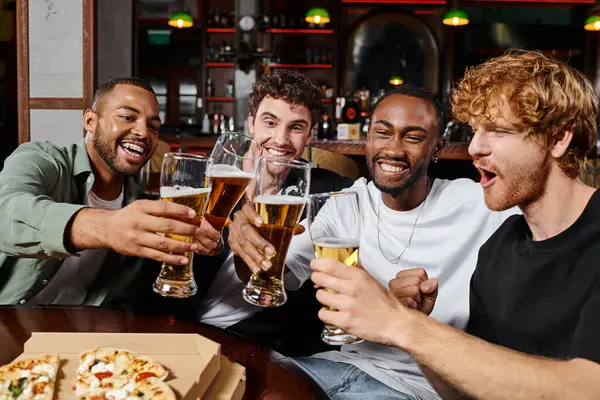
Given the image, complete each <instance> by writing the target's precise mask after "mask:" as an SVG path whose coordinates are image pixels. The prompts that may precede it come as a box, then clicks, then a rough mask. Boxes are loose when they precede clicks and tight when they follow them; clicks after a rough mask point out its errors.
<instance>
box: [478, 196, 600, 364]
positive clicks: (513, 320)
mask: <svg viewBox="0 0 600 400" xmlns="http://www.w3.org/2000/svg"><path fill="white" fill-rule="evenodd" d="M599 279H600V191H596V192H595V193H594V194H593V195H592V197H591V199H590V201H589V203H588V204H587V206H586V208H585V209H584V211H583V213H582V214H581V216H580V217H579V218H578V219H577V221H575V223H574V224H573V225H571V226H570V227H569V228H568V229H566V230H565V231H563V232H561V233H560V234H558V235H556V236H554V237H552V238H550V239H547V240H542V241H533V240H532V239H531V231H530V230H529V227H528V225H527V223H526V221H525V218H524V217H523V216H522V215H518V216H516V215H515V216H512V217H510V218H509V219H507V220H506V221H505V222H504V224H502V226H501V227H500V228H498V230H497V231H496V232H495V233H494V234H493V235H492V237H490V239H489V240H488V241H487V242H486V243H485V244H484V245H483V246H482V247H481V249H480V251H479V258H478V261H477V268H476V269H475V273H474V274H473V277H472V278H471V293H470V309H471V315H470V319H469V324H468V326H467V332H469V333H470V334H472V335H475V336H478V337H480V338H482V339H485V340H487V341H489V342H492V343H496V344H498V345H501V346H505V347H508V348H511V349H513V350H517V351H521V352H524V353H528V354H534V355H539V356H545V357H551V358H558V359H571V358H585V359H588V360H592V361H595V362H600V282H599Z"/></svg>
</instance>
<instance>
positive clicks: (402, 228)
mask: <svg viewBox="0 0 600 400" xmlns="http://www.w3.org/2000/svg"><path fill="white" fill-rule="evenodd" d="M348 190H353V191H356V192H357V193H358V194H359V207H360V210H361V215H360V216H359V218H362V220H361V223H362V225H361V235H360V250H359V258H360V261H361V264H362V265H363V267H364V268H365V270H367V271H368V272H369V273H370V274H371V275H372V276H373V277H374V278H376V279H377V280H378V281H379V282H381V283H382V284H383V285H384V286H386V287H389V281H390V280H392V279H393V278H395V276H396V274H397V273H398V272H399V271H401V270H405V269H412V268H424V269H425V270H426V271H427V274H428V275H429V277H434V278H437V279H438V280H439V295H438V298H437V301H436V305H435V309H434V311H433V313H432V314H431V317H433V318H435V319H436V320H438V321H440V322H443V323H446V324H449V325H452V326H454V327H456V328H459V329H464V328H465V326H466V323H467V321H468V317H469V282H470V278H471V275H472V273H473V271H474V269H475V265H476V263H477V255H478V252H479V248H480V247H481V245H482V244H484V243H485V242H486V241H487V239H488V238H489V237H490V236H491V235H492V233H493V232H494V231H495V230H496V229H497V228H498V227H499V226H500V225H501V224H502V222H504V220H505V219H506V218H508V216H510V215H512V214H514V213H516V212H518V210H517V209H511V210H508V211H505V212H492V211H490V210H489V209H488V208H487V207H486V205H485V202H484V199H483V189H482V188H481V186H480V185H479V184H478V183H475V182H473V181H471V180H469V179H457V180H453V181H449V180H440V179H436V180H435V181H434V183H433V186H432V188H431V191H430V193H429V196H428V197H427V199H426V201H425V202H424V203H422V204H421V205H420V206H418V207H416V208H415V209H413V210H410V211H405V212H402V211H394V210H392V209H389V208H388V207H386V206H385V204H384V203H383V201H382V200H381V192H380V191H379V190H378V189H377V188H376V187H375V186H374V185H373V183H372V182H371V183H369V184H367V182H366V180H365V179H359V180H358V181H356V182H355V184H354V185H353V186H352V188H350V189H348ZM421 208H423V209H422V210H421ZM378 212H380V213H381V215H380V216H379V217H378ZM419 212H421V216H420V217H419V219H418V221H417V223H416V225H415V220H416V219H417V216H418V214H419ZM335 214H336V215H343V216H344V218H342V219H339V218H336V219H331V220H329V221H327V215H323V216H322V213H321V212H320V213H319V218H325V219H326V222H325V223H326V224H327V225H328V226H331V227H332V229H337V230H338V232H343V231H344V230H345V229H352V225H353V224H355V223H356V221H357V216H356V215H351V214H352V213H348V212H347V211H344V210H336V212H335ZM413 226H414V227H415V229H414V234H413V237H412V241H411V244H410V246H409V247H408V248H407V249H406V251H405V252H404V254H403V255H402V257H401V258H400V260H399V261H398V262H397V263H394V262H390V261H389V260H388V259H394V258H396V257H398V256H399V255H400V253H402V251H403V250H404V248H405V246H406V245H407V242H408V240H409V238H410V236H411V232H412V230H413ZM378 229H379V232H380V234H379V239H378V233H377V232H378ZM379 241H380V243H379ZM382 249H383V252H384V253H385V256H387V258H386V257H384V255H383V254H382ZM313 258H314V253H313V249H312V246H311V242H310V237H309V235H308V232H305V233H303V234H302V235H298V236H296V237H294V240H293V241H292V243H291V245H290V250H289V252H288V258H287V260H286V264H287V265H288V267H289V268H290V270H291V271H292V272H293V273H294V275H295V276H296V277H297V279H298V280H299V281H300V282H304V281H305V280H307V279H309V278H310V273H311V271H310V268H308V264H309V262H310V260H312V259H313ZM314 357H317V358H323V359H327V360H332V361H337V362H344V363H348V364H352V365H354V366H356V367H357V368H359V369H361V370H362V371H364V372H365V373H367V374H369V375H371V376H372V377H374V378H375V379H377V380H379V381H380V382H383V383H385V384H386V385H388V386H389V387H391V388H394V389H395V390H398V391H400V392H403V393H407V394H410V395H413V396H415V397H417V398H424V399H431V398H439V396H438V395H437V394H436V392H435V391H434V390H433V388H432V387H431V386H430V385H429V383H428V382H427V380H426V379H425V377H423V375H422V373H421V370H420V369H419V366H418V365H417V363H416V361H414V360H413V359H412V358H411V357H410V356H409V355H408V354H407V353H405V352H404V351H402V350H399V349H397V348H394V347H387V346H383V345H379V344H375V343H371V342H363V343H358V344H350V345H344V346H342V347H341V349H340V351H339V352H338V351H331V352H326V353H320V354H317V355H315V356H314Z"/></svg>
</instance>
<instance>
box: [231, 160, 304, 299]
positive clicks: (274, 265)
mask: <svg viewBox="0 0 600 400" xmlns="http://www.w3.org/2000/svg"><path fill="white" fill-rule="evenodd" d="M310 168H311V165H310V164H309V163H307V162H303V161H296V160H291V159H289V158H281V157H269V158H262V159H261V161H260V165H259V171H258V176H257V179H256V187H255V190H254V196H255V197H254V205H255V207H256V212H257V213H258V214H259V215H260V216H261V217H262V219H263V224H262V226H261V227H260V228H259V231H260V234H261V235H262V237H263V238H264V239H265V240H267V241H268V242H269V243H271V244H272V245H273V248H275V255H273V256H272V258H271V259H270V261H271V268H270V269H269V270H268V271H261V272H259V273H258V274H253V275H252V276H251V278H250V280H249V281H248V284H247V285H246V287H245V288H244V291H243V297H244V299H245V300H246V301H247V302H249V303H250V304H253V305H255V306H260V307H278V306H281V305H283V304H284V303H285V301H286V300H287V295H286V293H285V288H284V285H283V273H284V269H285V257H286V255H287V251H288V247H289V245H290V242H291V240H292V237H293V236H294V231H295V230H296V226H297V225H298V222H299V221H300V217H301V216H302V212H303V211H304V205H305V204H306V200H307V198H308V194H309V188H310ZM235 262H236V264H237V263H244V262H243V261H242V259H241V258H239V257H236V258H235ZM244 264H245V263H244ZM238 265H239V264H238ZM243 267H245V268H248V267H247V266H246V265H244V266H243Z"/></svg>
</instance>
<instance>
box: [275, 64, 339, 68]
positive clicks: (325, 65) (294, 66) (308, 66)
mask: <svg viewBox="0 0 600 400" xmlns="http://www.w3.org/2000/svg"><path fill="white" fill-rule="evenodd" d="M271 68H289V69H332V68H333V65H332V64H271Z"/></svg>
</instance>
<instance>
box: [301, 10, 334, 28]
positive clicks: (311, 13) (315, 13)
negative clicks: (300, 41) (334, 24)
mask: <svg viewBox="0 0 600 400" xmlns="http://www.w3.org/2000/svg"><path fill="white" fill-rule="evenodd" d="M304 19H305V20H306V22H308V23H310V24H315V25H321V24H326V23H328V22H329V21H331V18H329V13H328V12H327V10H325V9H324V8H320V7H315V8H311V9H310V10H308V12H307V13H306V17H305V18H304Z"/></svg>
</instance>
